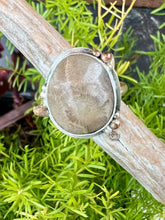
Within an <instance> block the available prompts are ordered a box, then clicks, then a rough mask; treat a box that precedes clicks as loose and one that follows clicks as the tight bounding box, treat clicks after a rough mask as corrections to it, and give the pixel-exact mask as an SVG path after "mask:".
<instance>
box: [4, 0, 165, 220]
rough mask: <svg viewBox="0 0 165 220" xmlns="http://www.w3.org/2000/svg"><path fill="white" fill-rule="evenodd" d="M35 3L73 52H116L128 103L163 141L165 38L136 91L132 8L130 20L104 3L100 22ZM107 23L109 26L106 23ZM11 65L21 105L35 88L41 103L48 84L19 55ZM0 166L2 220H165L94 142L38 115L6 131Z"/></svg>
mask: <svg viewBox="0 0 165 220" xmlns="http://www.w3.org/2000/svg"><path fill="white" fill-rule="evenodd" d="M28 3H29V4H31V5H32V6H33V8H35V10H37V11H38V12H39V13H40V14H41V15H42V16H43V17H44V18H45V19H46V20H47V21H48V22H49V23H51V24H52V25H53V26H54V27H55V28H56V29H57V30H58V31H60V33H61V34H62V35H63V36H64V37H65V38H66V39H67V40H68V41H69V43H71V44H72V45H74V46H84V47H92V48H97V49H101V50H110V51H113V52H114V54H115V56H116V58H117V63H116V69H117V72H118V75H119V77H120V79H121V77H122V79H124V80H127V82H128V81H129V82H131V85H132V86H130V87H129V89H128V92H127V93H126V94H125V96H124V97H123V100H124V101H125V102H126V103H127V104H128V105H129V106H130V108H131V109H132V110H133V111H134V113H135V114H136V115H137V116H138V117H139V118H140V119H141V120H142V121H143V122H144V123H145V124H146V125H147V126H148V127H149V128H150V129H151V130H152V131H153V132H154V133H155V134H156V135H157V136H158V137H159V138H161V139H162V141H164V140H165V135H164V134H165V127H164V120H165V118H164V111H165V107H164V106H165V91H164V85H165V75H164V68H163V65H164V61H163V58H162V54H163V48H164V47H163V46H162V44H163V40H164V38H163V37H160V34H159V32H158V35H157V37H152V38H153V40H154V47H155V50H154V51H153V52H149V53H145V52H144V54H147V56H149V57H150V59H151V61H152V62H151V65H150V68H149V72H148V73H146V74H145V73H143V72H141V71H140V70H139V68H138V67H136V69H137V74H138V78H139V80H138V81H139V82H138V83H136V80H135V79H134V78H132V75H131V73H132V68H133V67H132V65H131V64H133V63H135V61H136V58H137V57H138V56H139V52H138V53H135V51H134V50H133V48H134V46H135V44H136V42H137V39H135V38H133V37H132V33H133V31H132V29H131V28H129V29H128V30H127V31H126V32H125V33H122V36H120V38H119V35H120V34H121V30H122V23H120V21H121V20H122V19H123V18H124V17H125V15H126V14H128V12H129V10H130V9H131V7H132V5H131V7H130V8H128V9H127V10H126V13H124V5H123V7H122V8H121V9H118V8H117V7H116V6H115V4H111V5H110V7H107V6H105V5H104V3H103V2H101V1H98V5H96V4H95V2H94V7H95V8H96V10H97V11H98V16H97V17H94V15H93V13H92V12H91V11H90V10H89V8H88V3H87V2H86V1H79V0H69V1H68V0H63V1H61V0H56V1H54V0H46V1H35V2H34V1H32V0H28ZM110 15H111V16H110ZM106 16H107V17H109V21H108V23H105V22H104V18H105V17H106ZM116 18H117V19H118V21H116V23H115V20H116ZM114 30H115V32H114ZM98 42H99V43H98ZM7 46H8V48H9V49H10V51H11V54H13V51H14V47H13V45H12V44H11V43H10V42H8V41H7ZM2 49H3V48H2ZM2 49H1V50H2ZM140 53H142V52H140ZM17 55H19V56H17ZM21 58H22V59H21ZM160 58H161V59H160ZM155 59H159V60H160V62H159V65H158V64H157V63H155V64H156V66H155V65H153V62H155ZM7 62H8V65H9V68H8V70H6V71H10V72H8V74H9V78H7V83H8V79H9V81H10V88H13V87H14V88H16V93H17V95H18V97H19V96H20V92H21V91H27V88H28V85H29V84H30V86H31V89H34V91H35V92H36V95H35V98H36V99H37V98H38V96H39V93H40V92H41V87H42V85H43V84H44V79H43V78H42V77H41V75H40V74H39V72H38V71H37V70H36V69H34V68H33V67H31V66H30V65H29V64H28V63H27V61H26V60H25V59H24V57H22V55H20V54H19V53H17V54H14V57H13V58H12V64H10V63H9V61H7ZM3 71H4V69H3ZM160 72H161V74H160ZM1 73H2V71H1ZM37 102H38V100H37ZM0 164H1V166H0V219H8V220H13V219H15V220H16V219H17V220H18V219H19V220H21V219H22V220H24V219H31V220H32V219H40V220H42V219H43V220H47V219H52V220H53V219H59V220H60V219H67V220H68V219H71V220H73V219H91V220H92V219H93V220H97V219H98V220H100V219H102V220H107V219H109V220H112V219H119V220H120V219H121V220H122V219H129V220H130V219H131V220H133V219H134V220H141V219H147V220H149V219H163V218H165V214H164V208H165V207H164V206H163V205H162V204H160V203H158V202H157V201H156V200H155V199H154V198H153V197H152V196H151V195H150V194H149V193H148V192H147V191H146V190H145V189H144V188H143V187H142V186H141V185H140V184H139V183H138V182H137V181H136V180H135V179H134V178H133V177H132V176H131V175H130V174H128V173H127V172H126V171H125V170H124V169H123V168H121V167H120V166H119V165H118V164H117V163H116V162H115V161H114V160H113V159H112V158H110V157H109V156H108V155H107V154H106V153H104V152H103V151H102V150H101V148H100V147H99V146H97V145H96V144H95V143H94V142H93V141H92V140H90V139H83V140H82V139H73V138H70V137H68V136H66V135H64V134H62V133H61V132H60V131H58V130H57V129H56V128H55V127H54V126H53V125H52V123H51V122H50V120H49V119H48V118H38V117H36V116H34V115H31V116H30V119H28V120H27V119H26V120H21V121H20V122H18V123H15V124H14V125H12V126H10V127H7V128H6V129H4V130H2V131H1V132H0Z"/></svg>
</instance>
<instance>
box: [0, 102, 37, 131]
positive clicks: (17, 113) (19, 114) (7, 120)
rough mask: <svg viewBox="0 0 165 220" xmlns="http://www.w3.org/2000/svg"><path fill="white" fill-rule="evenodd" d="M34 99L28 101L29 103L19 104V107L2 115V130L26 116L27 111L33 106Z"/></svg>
mask: <svg viewBox="0 0 165 220" xmlns="http://www.w3.org/2000/svg"><path fill="white" fill-rule="evenodd" d="M33 102H34V101H28V102H27V103H25V104H23V105H21V106H19V107H18V108H16V109H14V110H12V111H10V112H8V113H6V114H5V115H3V116H1V117H0V130H2V129H4V128H6V127H8V126H10V125H12V124H13V123H15V122H16V121H18V120H20V119H21V118H23V117H25V112H26V111H27V110H28V109H29V108H31V107H32V103H33Z"/></svg>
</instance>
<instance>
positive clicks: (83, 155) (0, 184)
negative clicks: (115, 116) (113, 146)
mask: <svg viewBox="0 0 165 220" xmlns="http://www.w3.org/2000/svg"><path fill="white" fill-rule="evenodd" d="M35 120H36V125H37V126H38V127H37V129H35V130H34V131H30V133H28V135H27V134H25V133H24V132H23V131H24V128H21V127H18V129H17V131H16V132H13V133H11V129H6V130H5V131H4V132H2V133H1V142H3V148H2V149H1V151H2V152H3V154H2V153H1V155H2V156H1V160H0V162H1V170H0V172H1V177H0V178H1V181H0V216H3V218H5V217H6V219H44V220H46V219H86V218H87V219H89V218H90V219H95V220H97V219H98V220H100V219H102V220H103V219H137V220H138V219H139V220H140V219H142V218H144V217H145V218H146V219H149V218H150V216H152V215H154V214H157V213H159V212H161V205H160V204H158V202H156V201H154V200H153V198H152V196H151V195H150V194H149V193H147V192H146V191H145V190H144V189H143V188H142V186H140V184H138V183H137V182H136V181H135V179H133V178H132V177H131V176H130V175H129V174H128V173H127V172H126V171H124V170H123V169H122V168H121V167H120V166H119V165H118V164H117V163H115V162H114V161H113V160H112V159H111V158H110V157H109V156H108V155H106V154H105V153H104V152H103V151H102V150H101V149H100V147H99V146H97V145H96V144H95V143H94V142H93V141H92V140H86V139H85V140H84V139H74V138H70V137H67V136H65V135H63V134H62V133H61V132H59V131H58V130H56V128H53V127H52V124H51V123H50V121H49V120H48V119H47V118H44V119H38V118H36V119H35ZM21 131H22V132H21ZM20 132H21V133H22V134H20ZM5 136H6V137H7V138H5ZM25 139H28V140H29V142H31V144H30V145H29V146H28V145H26V143H28V141H27V140H26V141H25ZM4 207H5V208H4ZM151 210H152V212H153V213H151Z"/></svg>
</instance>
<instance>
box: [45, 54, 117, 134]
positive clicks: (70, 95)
mask: <svg viewBox="0 0 165 220" xmlns="http://www.w3.org/2000/svg"><path fill="white" fill-rule="evenodd" d="M47 98H48V106H49V109H51V114H52V116H53V118H54V120H55V121H56V123H57V124H58V125H59V126H60V127H62V128H63V129H64V130H65V131H68V132H69V133H72V134H88V133H94V132H96V131H98V130H100V129H102V128H103V127H104V126H105V125H106V123H107V122H108V121H109V119H110V118H111V116H112V114H113V109H114V93H113V88H112V85H111V82H110V78H109V75H108V73H107V70H106V69H105V68H104V66H103V65H102V64H101V62H98V61H97V59H95V58H94V57H93V56H91V55H87V54H74V55H71V56H68V57H66V58H64V59H63V60H62V61H61V62H60V63H59V64H58V65H57V67H56V69H55V71H54V73H53V75H52V77H51V80H50V82H49V87H48V93H47Z"/></svg>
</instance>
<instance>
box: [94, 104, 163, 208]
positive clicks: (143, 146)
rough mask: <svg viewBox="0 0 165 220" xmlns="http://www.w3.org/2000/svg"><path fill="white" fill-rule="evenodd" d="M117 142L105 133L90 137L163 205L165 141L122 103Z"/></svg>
mask: <svg viewBox="0 0 165 220" xmlns="http://www.w3.org/2000/svg"><path fill="white" fill-rule="evenodd" d="M120 121H121V126H120V128H119V129H118V130H117V132H119V134H120V139H119V140H118V141H112V140H110V138H109V137H108V136H107V135H106V134H105V133H103V134H100V135H99V136H96V137H94V138H93V140H94V141H95V142H96V143H97V144H98V145H99V146H101V147H102V149H103V150H104V151H105V152H107V153H108V154H109V155H110V156H111V157H112V158H113V159H114V160H116V161H117V162H118V163H119V164H120V165H121V166H122V167H123V168H124V169H126V170H127V171H128V172H129V173H130V174H131V175H132V176H134V177H135V179H137V180H138V182H140V183H141V184H142V185H143V186H144V187H145V188H146V189H147V190H148V191H149V192H150V193H151V194H152V195H153V196H154V197H155V198H156V199H157V200H158V201H160V202H162V203H163V204H165V144H163V143H162V142H161V141H160V140H159V139H158V138H157V137H156V136H155V135H154V134H153V133H152V132H151V131H150V130H149V129H148V128H147V127H146V126H145V125H144V124H143V123H142V121H141V120H140V119H138V118H137V117H136V116H135V114H133V112H132V111H131V110H130V109H129V108H128V107H127V106H126V105H125V104H124V103H123V102H122V105H121V119H120Z"/></svg>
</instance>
